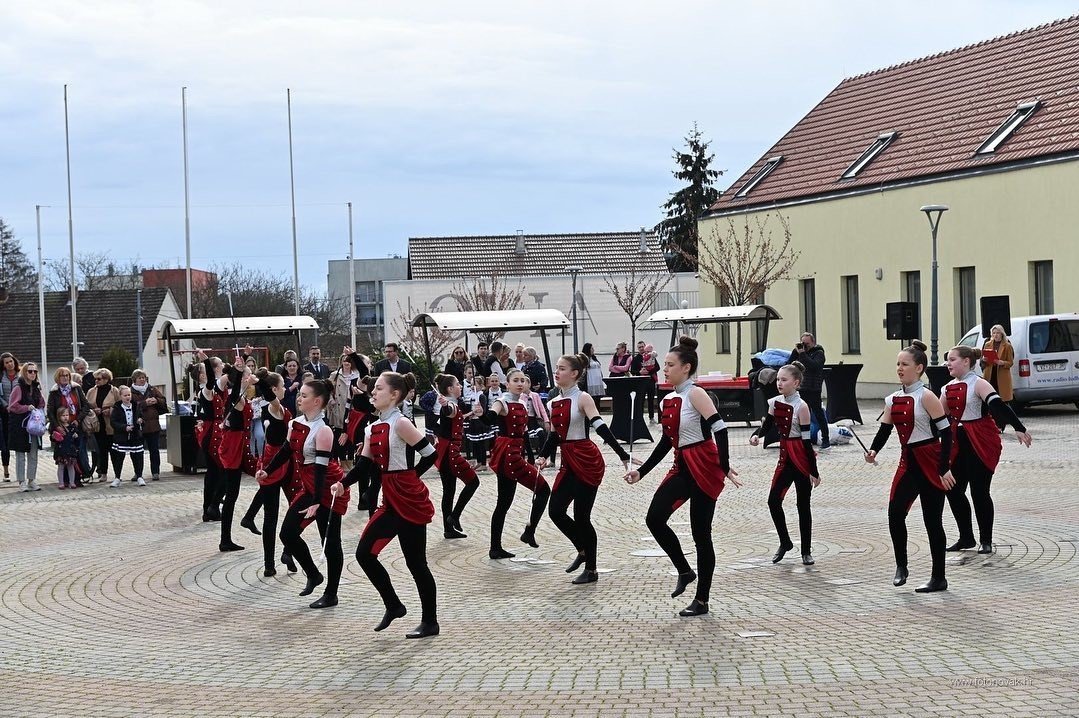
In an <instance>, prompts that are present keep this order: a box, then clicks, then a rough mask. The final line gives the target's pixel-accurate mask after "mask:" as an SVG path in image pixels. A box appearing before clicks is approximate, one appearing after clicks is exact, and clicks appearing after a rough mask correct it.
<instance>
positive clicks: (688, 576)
mask: <svg viewBox="0 0 1079 718" xmlns="http://www.w3.org/2000/svg"><path fill="white" fill-rule="evenodd" d="M696 580H697V574H695V573H694V572H693V571H687V572H686V573H680V574H678V583H676V584H675V586H674V590H673V591H671V598H677V597H678V596H681V595H682V594H683V593H685V591H686V586H688V585H689V584H691V583H693V582H694V581H696Z"/></svg>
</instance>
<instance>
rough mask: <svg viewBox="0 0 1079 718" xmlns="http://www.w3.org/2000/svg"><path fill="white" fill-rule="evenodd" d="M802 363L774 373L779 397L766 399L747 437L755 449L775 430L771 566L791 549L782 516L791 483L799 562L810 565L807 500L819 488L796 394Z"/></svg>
mask: <svg viewBox="0 0 1079 718" xmlns="http://www.w3.org/2000/svg"><path fill="white" fill-rule="evenodd" d="M804 371H805V367H804V366H802V362H798V361H795V362H791V363H790V364H787V365H786V366H783V367H781V368H780V370H779V372H778V373H777V374H776V388H777V389H779V396H773V397H772V398H771V399H769V400H768V413H767V414H765V416H764V421H762V422H761V425H760V428H759V429H757V430H756V431H754V432H753V433H752V434H751V435H750V437H749V443H750V445H751V446H757V444H759V443H760V440H761V437H764V436H768V432H769V431H771V430H772V427H775V428H776V429H777V430H778V432H779V437H780V438H779V463H778V464H776V471H775V474H773V476H772V489H771V491H769V492H768V511H769V512H770V513H771V514H772V523H774V524H775V525H776V533H778V534H779V549H778V550H777V551H776V553H775V555H774V556H772V563H779V562H780V561H782V560H783V557H784V556H785V555H786V554H787V552H788V551H790V550H791V549H792V548H794V544H793V543H792V542H791V535H790V533H789V532H788V531H787V519H786V517H785V516H784V515H783V499H784V497H786V495H787V491H789V490H790V487H791V484H794V488H795V490H796V491H797V492H798V531H799V533H800V534H801V536H802V563H803V564H805V565H806V566H812V565H813V554H812V546H813V513H812V512H811V511H810V508H809V497H810V494H811V492H812V491H813V489H815V488H817V486H819V485H820V477H819V476H818V475H817V455H816V453H815V452H814V451H813V442H812V440H811V438H810V432H809V422H810V420H811V417H810V413H809V404H807V403H805V402H804V401H802V397H801V396H799V395H798V387H800V386H801V385H802V372H804Z"/></svg>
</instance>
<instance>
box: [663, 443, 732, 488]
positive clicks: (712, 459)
mask: <svg viewBox="0 0 1079 718" xmlns="http://www.w3.org/2000/svg"><path fill="white" fill-rule="evenodd" d="M682 470H685V471H686V472H687V473H688V474H689V475H690V476H692V477H693V480H694V481H696V482H697V486H699V487H700V489H701V491H703V492H704V493H705V494H706V495H707V496H708V497H709V498H710V499H712V500H713V501H715V500H716V499H718V498H719V495H720V493H722V492H723V486H724V485H725V483H726V478H727V475H726V474H725V473H723V469H722V468H720V465H719V449H718V448H716V442H714V441H711V440H708V439H706V440H704V441H698V442H697V443H696V444H691V445H689V446H686V447H684V448H678V449H675V450H674V464H673V465H672V466H671V470H670V471H668V472H667V475H666V476H665V477H664V478H663V481H662V483H661V484H660V485H661V486H662V485H663V484H665V483H667V482H668V481H670V480H671V479H672V478H674V477H675V476H676V475H677V474H678V473H679V472H680V471H682Z"/></svg>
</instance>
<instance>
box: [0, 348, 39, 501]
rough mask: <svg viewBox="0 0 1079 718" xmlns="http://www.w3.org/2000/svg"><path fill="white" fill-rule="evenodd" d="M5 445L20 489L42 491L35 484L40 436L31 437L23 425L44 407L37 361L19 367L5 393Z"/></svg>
mask: <svg viewBox="0 0 1079 718" xmlns="http://www.w3.org/2000/svg"><path fill="white" fill-rule="evenodd" d="M7 409H8V414H9V415H10V418H9V419H8V446H9V447H11V450H12V451H14V452H15V478H16V479H18V481H19V488H20V489H21V490H23V491H41V487H40V486H38V485H37V452H38V450H39V449H40V448H41V437H40V436H31V435H30V433H29V432H28V431H27V430H26V427H25V426H24V425H23V424H24V423H25V422H26V420H27V419H28V418H29V416H30V412H31V410H33V409H41V410H44V409H45V397H44V396H43V395H42V393H41V382H40V381H38V376H37V364H34V363H33V362H27V363H26V364H23V365H22V366H21V367H20V368H19V378H18V380H16V382H15V386H14V387H13V388H12V389H11V394H10V395H9V396H8V405H7Z"/></svg>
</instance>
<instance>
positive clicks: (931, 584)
mask: <svg viewBox="0 0 1079 718" xmlns="http://www.w3.org/2000/svg"><path fill="white" fill-rule="evenodd" d="M947 590H948V579H946V578H931V579H929V581H927V582H926V583H923V584H922V585H921V586H919V587H918V588H916V589H914V592H915V593H933V592H935V591H947Z"/></svg>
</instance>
